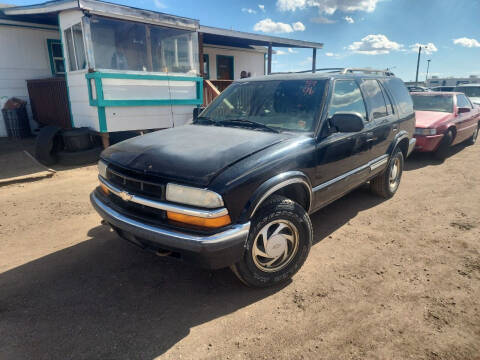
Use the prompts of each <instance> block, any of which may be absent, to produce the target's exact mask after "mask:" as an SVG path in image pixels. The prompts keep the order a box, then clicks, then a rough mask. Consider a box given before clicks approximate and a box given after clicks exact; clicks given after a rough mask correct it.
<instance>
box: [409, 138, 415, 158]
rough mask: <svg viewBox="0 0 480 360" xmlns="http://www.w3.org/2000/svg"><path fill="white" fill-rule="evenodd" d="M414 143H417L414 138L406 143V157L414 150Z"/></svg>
mask: <svg viewBox="0 0 480 360" xmlns="http://www.w3.org/2000/svg"><path fill="white" fill-rule="evenodd" d="M416 143H417V139H415V138H414V137H413V138H411V139H410V141H409V142H408V152H407V156H408V155H410V154H411V153H412V151H413V149H415V144H416Z"/></svg>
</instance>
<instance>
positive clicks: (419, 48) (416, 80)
mask: <svg viewBox="0 0 480 360" xmlns="http://www.w3.org/2000/svg"><path fill="white" fill-rule="evenodd" d="M421 53H422V46H421V45H420V46H419V47H418V58H417V75H415V85H416V86H418V69H419V68H420V54H421Z"/></svg>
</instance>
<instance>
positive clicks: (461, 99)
mask: <svg viewBox="0 0 480 360" xmlns="http://www.w3.org/2000/svg"><path fill="white" fill-rule="evenodd" d="M457 106H458V107H461V108H470V109H471V108H472V104H470V101H468V99H467V98H466V97H465V95H457Z"/></svg>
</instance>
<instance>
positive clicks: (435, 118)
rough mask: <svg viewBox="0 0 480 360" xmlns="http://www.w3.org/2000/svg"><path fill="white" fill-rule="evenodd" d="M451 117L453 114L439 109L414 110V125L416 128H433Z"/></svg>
mask: <svg viewBox="0 0 480 360" xmlns="http://www.w3.org/2000/svg"><path fill="white" fill-rule="evenodd" d="M452 117H453V114H450V113H445V112H440V111H415V118H416V125H415V126H416V127H418V128H435V127H437V126H439V125H440V124H441V123H442V122H444V121H447V120H449V119H450V118H452Z"/></svg>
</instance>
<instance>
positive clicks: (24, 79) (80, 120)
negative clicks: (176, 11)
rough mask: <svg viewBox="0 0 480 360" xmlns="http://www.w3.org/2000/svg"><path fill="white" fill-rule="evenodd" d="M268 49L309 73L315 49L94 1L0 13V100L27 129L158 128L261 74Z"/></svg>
mask: <svg viewBox="0 0 480 360" xmlns="http://www.w3.org/2000/svg"><path fill="white" fill-rule="evenodd" d="M273 47H293V48H294V47H300V48H311V49H313V55H314V56H313V59H314V60H313V64H312V67H313V68H315V54H316V49H317V48H322V44H321V43H312V42H306V41H299V40H291V39H285V38H279V37H272V36H265V35H258V34H251V33H244V32H238V31H232V30H226V29H219V28H213V27H207V26H200V24H199V22H198V21H197V20H194V19H188V18H183V17H179V16H173V15H169V14H163V13H158V12H154V11H147V10H140V9H136V8H131V7H127V6H123V5H116V4H111V3H105V2H102V1H95V0H75V1H72V0H59V1H50V2H46V3H43V4H38V5H31V6H20V7H14V6H7V7H6V6H3V8H2V9H1V11H0V49H2V50H1V52H2V56H1V57H0V98H1V97H8V98H10V97H14V96H15V97H19V98H22V99H25V100H27V101H29V106H30V108H29V116H30V117H31V118H34V119H35V120H36V122H33V121H31V123H32V125H33V126H32V127H34V125H35V124H36V123H40V124H44V125H49V124H55V125H58V126H60V127H64V128H70V127H88V128H90V129H92V130H94V131H96V132H98V133H101V134H108V133H109V132H115V131H126V130H146V129H159V128H168V127H171V126H175V125H182V124H184V123H185V122H187V121H188V120H189V119H191V117H192V111H193V108H195V107H197V106H200V105H202V104H203V103H204V102H205V101H206V100H205V99H206V98H204V93H205V94H206V93H207V92H209V91H210V92H211V91H212V88H213V90H214V91H216V90H217V89H216V88H215V86H216V87H217V88H218V89H219V90H220V91H221V90H223V89H224V88H225V87H226V86H228V85H229V84H230V83H231V82H232V81H233V80H235V79H238V78H240V77H241V74H242V72H244V73H245V74H250V76H258V75H263V74H265V72H267V73H270V69H271V58H272V56H271V54H272V52H273V50H272V48H273ZM201 60H202V61H201ZM265 62H267V66H265ZM265 68H266V69H267V70H265ZM209 99H211V97H209ZM5 135H6V132H5V126H4V121H3V118H2V117H1V116H0V136H5Z"/></svg>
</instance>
